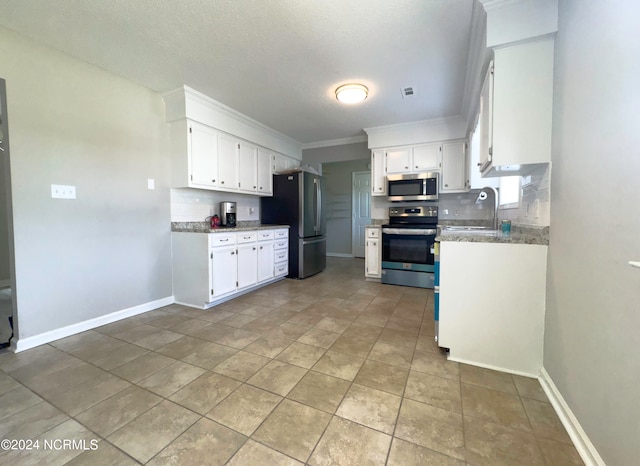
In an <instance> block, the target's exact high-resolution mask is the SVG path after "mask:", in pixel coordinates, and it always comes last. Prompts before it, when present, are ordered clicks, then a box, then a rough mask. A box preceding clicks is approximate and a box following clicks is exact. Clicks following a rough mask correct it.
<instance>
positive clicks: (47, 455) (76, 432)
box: [0, 419, 99, 465]
mask: <svg viewBox="0 0 640 466" xmlns="http://www.w3.org/2000/svg"><path fill="white" fill-rule="evenodd" d="M65 439H72V440H74V441H76V442H77V444H80V445H83V446H85V447H86V448H90V446H91V442H92V441H93V442H94V443H95V444H97V443H98V440H99V439H98V438H97V437H96V435H95V434H94V433H93V432H90V431H89V430H87V429H86V428H84V427H83V426H82V425H80V424H79V423H77V422H76V421H74V420H73V419H69V420H67V421H65V422H63V423H62V424H59V425H58V426H56V427H54V428H53V429H51V430H49V431H47V432H45V433H44V434H42V435H40V436H39V437H37V440H38V442H39V445H40V447H39V448H34V449H31V450H27V449H25V450H13V451H9V452H7V454H6V455H4V456H2V457H0V458H1V460H0V461H1V462H2V464H10V465H32V464H37V465H40V464H51V465H58V464H59V465H63V464H66V463H67V462H69V461H70V460H72V459H73V458H75V457H76V456H78V455H80V454H81V453H82V451H83V450H81V449H74V448H63V446H62V442H63V441H64V440H65ZM45 442H47V444H48V445H52V447H51V448H45V447H44V444H45Z"/></svg>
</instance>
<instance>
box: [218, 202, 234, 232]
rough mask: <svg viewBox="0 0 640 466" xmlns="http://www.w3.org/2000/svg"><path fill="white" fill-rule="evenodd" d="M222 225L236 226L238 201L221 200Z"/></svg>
mask: <svg viewBox="0 0 640 466" xmlns="http://www.w3.org/2000/svg"><path fill="white" fill-rule="evenodd" d="M220 225H221V226H223V227H235V226H236V203H235V202H228V201H227V202H221V203H220Z"/></svg>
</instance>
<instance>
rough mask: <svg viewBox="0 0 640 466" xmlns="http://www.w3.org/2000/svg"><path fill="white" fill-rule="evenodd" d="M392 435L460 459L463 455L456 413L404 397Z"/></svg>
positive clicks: (461, 428) (461, 433) (462, 440)
mask: <svg viewBox="0 0 640 466" xmlns="http://www.w3.org/2000/svg"><path fill="white" fill-rule="evenodd" d="M395 436H396V437H399V438H401V439H403V440H406V441H408V442H411V443H415V444H418V445H420V446H423V447H425V448H429V449H431V450H435V451H438V452H440V453H442V454H444V455H447V456H451V457H454V458H457V459H460V460H464V459H465V452H464V435H463V425H462V416H461V415H460V414H459V413H454V412H453V411H448V410H445V409H441V408H436V407H435V406H430V405H427V404H424V403H419V402H417V401H412V400H408V399H406V398H405V399H404V400H403V401H402V406H401V408H400V415H399V416H398V423H397V425H396V431H395Z"/></svg>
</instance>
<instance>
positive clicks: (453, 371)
mask: <svg viewBox="0 0 640 466" xmlns="http://www.w3.org/2000/svg"><path fill="white" fill-rule="evenodd" d="M458 366H459V364H458V363H457V362H453V361H447V357H446V356H445V355H444V354H442V353H431V352H428V351H416V352H415V353H414V355H413V361H412V362H411V370H412V371H418V372H424V373H425V374H431V375H437V376H438V377H445V378H447V379H452V380H456V381H459V380H460V371H459V367H458Z"/></svg>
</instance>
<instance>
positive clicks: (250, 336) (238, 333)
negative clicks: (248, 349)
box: [217, 328, 262, 349]
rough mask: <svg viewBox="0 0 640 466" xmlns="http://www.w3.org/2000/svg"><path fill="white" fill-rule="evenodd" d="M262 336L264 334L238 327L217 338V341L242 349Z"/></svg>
mask: <svg viewBox="0 0 640 466" xmlns="http://www.w3.org/2000/svg"><path fill="white" fill-rule="evenodd" d="M261 336H262V334H260V333H257V332H250V331H248V330H244V329H241V328H238V329H235V330H232V331H231V332H229V333H228V334H227V335H225V336H224V337H222V338H220V339H219V340H217V343H218V344H220V345H225V346H231V347H232V348H237V349H242V348H244V347H245V346H248V345H250V344H251V343H253V342H254V341H256V340H257V339H258V338H260V337H261Z"/></svg>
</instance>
